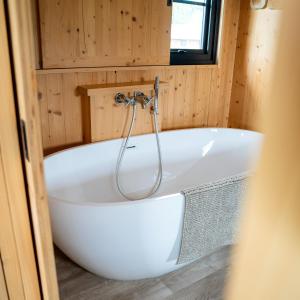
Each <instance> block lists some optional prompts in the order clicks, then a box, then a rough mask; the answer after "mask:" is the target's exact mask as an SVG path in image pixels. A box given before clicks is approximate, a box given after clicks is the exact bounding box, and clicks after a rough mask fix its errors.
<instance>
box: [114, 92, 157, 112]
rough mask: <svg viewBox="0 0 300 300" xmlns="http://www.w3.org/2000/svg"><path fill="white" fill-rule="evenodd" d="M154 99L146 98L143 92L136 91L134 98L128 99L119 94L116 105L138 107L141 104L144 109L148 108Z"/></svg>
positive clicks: (116, 97)
mask: <svg viewBox="0 0 300 300" xmlns="http://www.w3.org/2000/svg"><path fill="white" fill-rule="evenodd" d="M152 99H153V97H151V96H146V95H145V94H144V93H143V92H140V91H135V92H134V93H133V96H132V97H126V96H125V95H124V94H122V93H117V94H116V96H115V103H116V104H118V105H119V104H124V105H125V106H128V105H136V104H137V103H140V104H141V106H142V108H144V109H145V108H146V107H147V106H148V105H149V104H150V103H151V101H152Z"/></svg>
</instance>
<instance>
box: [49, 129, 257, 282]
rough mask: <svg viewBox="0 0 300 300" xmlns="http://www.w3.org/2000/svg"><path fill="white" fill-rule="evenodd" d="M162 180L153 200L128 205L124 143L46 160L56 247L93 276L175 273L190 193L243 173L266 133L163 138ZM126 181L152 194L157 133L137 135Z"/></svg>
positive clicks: (184, 133)
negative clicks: (121, 159)
mask: <svg viewBox="0 0 300 300" xmlns="http://www.w3.org/2000/svg"><path fill="white" fill-rule="evenodd" d="M160 139H161V146H162V157H163V181H162V185H161V188H160V190H159V191H158V192H157V194H156V195H155V196H153V197H151V198H148V199H144V200H139V201H127V200H125V199H123V198H122V196H120V194H119V193H118V192H117V189H116V186H115V183H114V171H115V167H116V162H117V157H118V153H119V149H120V146H121V143H122V140H112V141H106V142H99V143H94V144H90V145H85V146H80V147H76V148H72V149H70V150H66V151H62V152H59V153H57V154H54V155H51V156H49V157H47V158H46V159H45V173H46V182H47V188H48V194H49V206H50V213H51V220H52V230H53V236H54V241H55V244H56V245H57V246H58V247H59V248H60V249H61V250H62V251H63V252H64V253H65V254H66V255H67V256H69V257H70V258H71V259H72V260H74V261H75V262H77V263H78V264H79V265H81V266H82V267H84V268H86V269H87V270H89V271H91V272H93V273H95V274H98V275H100V276H104V277H107V278H111V279H120V280H131V279H142V278H149V277H155V276H159V275H162V274H165V273H168V272H170V271H173V270H176V269H177V268H179V267H181V266H182V265H177V264H176V261H177V257H178V254H179V249H180V242H181V230H182V223H183V214H184V198H183V195H182V194H181V193H180V191H182V190H183V189H185V188H188V187H193V186H197V185H199V184H201V183H205V182H210V181H214V180H218V179H221V178H224V177H226V176H231V175H235V174H238V173H241V172H245V171H248V170H250V168H252V166H253V163H254V162H255V161H256V159H257V156H258V153H259V149H260V144H261V141H262V135H261V134H259V133H256V132H251V131H245V130H235V129H188V130H176V131H167V132H163V133H161V134H160ZM129 147H130V148H129V149H128V150H127V151H126V154H125V156H124V162H123V164H122V168H121V182H122V185H123V187H124V189H125V190H127V191H128V192H129V193H131V194H134V193H135V192H138V193H140V192H144V191H145V190H146V189H147V188H151V186H152V185H153V183H154V181H155V176H156V172H157V153H156V143H155V136H154V135H153V134H149V135H143V136H137V137H133V138H132V139H131V142H130V145H129Z"/></svg>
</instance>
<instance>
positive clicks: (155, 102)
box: [153, 76, 159, 114]
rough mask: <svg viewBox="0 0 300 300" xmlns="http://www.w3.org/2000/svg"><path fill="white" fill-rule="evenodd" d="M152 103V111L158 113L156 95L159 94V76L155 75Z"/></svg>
mask: <svg viewBox="0 0 300 300" xmlns="http://www.w3.org/2000/svg"><path fill="white" fill-rule="evenodd" d="M154 93H155V96H154V105H153V112H154V113H155V114H158V95H159V77H158V76H156V77H155V81H154Z"/></svg>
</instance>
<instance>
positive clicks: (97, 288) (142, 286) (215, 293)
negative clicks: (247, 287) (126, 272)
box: [55, 247, 230, 300]
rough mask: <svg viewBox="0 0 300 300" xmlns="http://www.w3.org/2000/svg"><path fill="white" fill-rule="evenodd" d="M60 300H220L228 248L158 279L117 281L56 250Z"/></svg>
mask: <svg viewBox="0 0 300 300" xmlns="http://www.w3.org/2000/svg"><path fill="white" fill-rule="evenodd" d="M55 254H56V266H57V274H58V283H59V289H60V297H61V300H171V299H172V300H222V299H223V297H222V295H223V288H224V284H225V280H226V275H227V273H228V265H229V255H230V247H224V248H221V249H219V250H217V251H216V252H214V253H213V254H211V255H209V256H207V257H205V258H203V259H201V260H199V261H197V262H194V263H192V264H190V265H188V266H186V267H184V268H182V269H180V270H177V271H175V272H172V273H169V274H167V275H164V276H162V277H159V278H154V279H145V280H135V281H116V280H109V279H105V278H101V277H99V276H96V275H94V274H92V273H89V272H88V271H86V270H84V269H82V268H81V267H79V266H78V265H76V264H75V263H73V262H72V261H71V260H70V259H68V258H67V257H66V256H65V255H64V254H63V253H62V252H61V251H60V250H58V249H57V248H56V249H55Z"/></svg>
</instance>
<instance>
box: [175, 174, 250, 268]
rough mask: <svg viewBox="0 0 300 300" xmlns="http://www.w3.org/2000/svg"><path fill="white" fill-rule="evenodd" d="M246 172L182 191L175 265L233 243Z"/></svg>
mask: <svg viewBox="0 0 300 300" xmlns="http://www.w3.org/2000/svg"><path fill="white" fill-rule="evenodd" d="M248 178H249V174H248V173H247V174H246V173H243V174H240V175H236V176H232V177H228V178H224V179H222V180H218V181H215V182H212V183H207V184H202V185H200V186H198V187H196V188H191V189H187V190H184V191H182V193H183V194H184V196H185V212H184V221H183V231H182V241H181V248H180V254H179V257H178V260H177V264H181V263H186V262H190V261H193V260H195V259H198V258H201V257H204V256H206V255H208V254H210V253H211V252H213V251H214V250H216V249H217V248H220V247H222V246H225V245H230V244H233V243H234V242H235V239H236V234H237V222H238V218H239V214H240V204H241V200H242V198H243V196H244V192H245V189H246V185H247V179H248Z"/></svg>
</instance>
